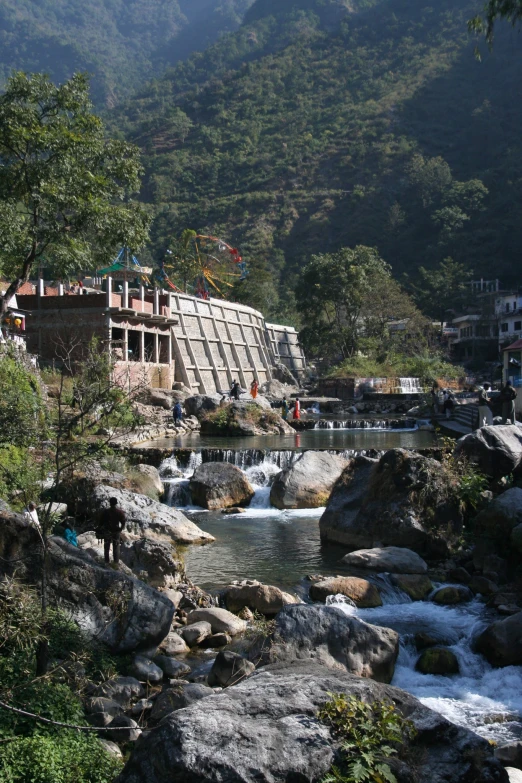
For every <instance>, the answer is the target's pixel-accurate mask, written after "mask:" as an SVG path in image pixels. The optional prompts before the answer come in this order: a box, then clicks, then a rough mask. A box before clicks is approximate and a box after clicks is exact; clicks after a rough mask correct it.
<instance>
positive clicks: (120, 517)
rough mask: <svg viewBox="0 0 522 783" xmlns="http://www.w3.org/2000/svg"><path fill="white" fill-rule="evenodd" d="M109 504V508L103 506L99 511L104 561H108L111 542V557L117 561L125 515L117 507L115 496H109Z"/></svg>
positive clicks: (118, 559)
mask: <svg viewBox="0 0 522 783" xmlns="http://www.w3.org/2000/svg"><path fill="white" fill-rule="evenodd" d="M109 504H110V505H109V508H104V509H103V511H102V513H101V527H102V535H103V550H104V555H105V562H106V563H110V560H111V543H112V558H113V560H114V562H115V563H119V562H120V534H121V532H122V530H125V524H126V522H127V518H126V517H125V512H124V511H123V510H122V509H121V508H118V501H117V499H116V498H111V499H110V500H109Z"/></svg>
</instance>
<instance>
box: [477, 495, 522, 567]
mask: <svg viewBox="0 0 522 783" xmlns="http://www.w3.org/2000/svg"><path fill="white" fill-rule="evenodd" d="M521 524H522V489H520V488H519V487H513V488H512V489H508V490H506V492H503V493H502V494H501V495H499V496H498V497H497V498H495V500H492V501H491V503H490V504H489V505H488V506H486V508H484V509H482V511H480V512H479V513H478V514H477V516H476V517H475V522H474V528H475V531H476V534H477V536H481V537H483V538H484V539H486V540H488V539H489V540H493V541H495V542H496V543H497V544H498V546H499V547H500V548H501V550H502V551H504V552H506V553H508V552H509V549H510V541H512V543H513V545H514V546H515V547H517V536H518V533H517V532H515V531H516V528H517V527H518V525H521ZM487 548H490V547H487V546H486V549H487Z"/></svg>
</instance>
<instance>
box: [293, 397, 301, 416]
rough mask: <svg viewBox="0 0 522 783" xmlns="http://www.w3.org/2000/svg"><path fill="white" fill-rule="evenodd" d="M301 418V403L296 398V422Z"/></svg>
mask: <svg viewBox="0 0 522 783" xmlns="http://www.w3.org/2000/svg"><path fill="white" fill-rule="evenodd" d="M300 418H301V403H300V402H299V397H296V398H295V405H294V421H298V420H299V419H300Z"/></svg>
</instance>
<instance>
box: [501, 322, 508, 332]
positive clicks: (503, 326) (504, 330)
mask: <svg viewBox="0 0 522 783" xmlns="http://www.w3.org/2000/svg"><path fill="white" fill-rule="evenodd" d="M507 330H508V324H501V325H500V331H501V332H507Z"/></svg>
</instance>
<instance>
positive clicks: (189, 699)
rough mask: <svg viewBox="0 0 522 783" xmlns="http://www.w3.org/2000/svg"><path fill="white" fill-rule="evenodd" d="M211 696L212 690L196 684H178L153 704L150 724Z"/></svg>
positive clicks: (160, 695)
mask: <svg viewBox="0 0 522 783" xmlns="http://www.w3.org/2000/svg"><path fill="white" fill-rule="evenodd" d="M211 695H212V688H209V687H208V685H203V684H202V683H196V682H194V683H192V682H191V683H180V684H179V685H175V686H174V687H172V688H166V690H164V691H162V692H161V693H160V694H159V696H158V698H157V699H156V700H155V702H154V706H153V708H152V712H151V714H150V721H151V723H159V721H161V720H163V719H164V718H165V717H166V716H167V715H170V714H171V713H172V712H175V710H181V709H183V707H188V706H190V705H191V704H193V703H194V702H195V701H199V700H200V699H206V698H207V696H211ZM145 780H146V779H145ZM165 780H169V778H168V777H167V778H165Z"/></svg>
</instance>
